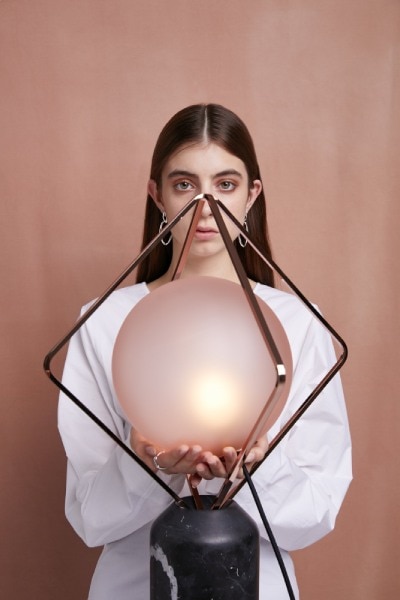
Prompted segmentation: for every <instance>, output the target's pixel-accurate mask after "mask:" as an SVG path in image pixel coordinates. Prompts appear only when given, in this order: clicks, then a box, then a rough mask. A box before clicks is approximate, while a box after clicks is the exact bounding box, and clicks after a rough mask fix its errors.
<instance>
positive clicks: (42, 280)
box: [0, 0, 400, 600]
mask: <svg viewBox="0 0 400 600" xmlns="http://www.w3.org/2000/svg"><path fill="white" fill-rule="evenodd" d="M399 38H400V3H399V2H398V0H350V1H349V0H297V1H296V0H252V1H250V2H245V1H244V0H240V1H239V0H229V1H228V0H203V1H201V2H197V1H195V0H193V1H192V0H168V1H165V2H164V1H162V0H159V1H156V0H140V1H138V0H136V1H135V0H2V1H0V69H1V72H0V81H1V94H0V106H1V110H0V152H1V162H0V169H1V175H0V188H1V191H0V198H1V228H2V234H1V246H2V248H1V252H0V261H1V274H2V285H1V313H0V336H1V354H0V359H1V425H0V427H1V433H0V444H1V448H0V460H1V463H2V464H1V471H0V478H1V479H0V494H1V541H2V543H1V547H2V549H1V560H0V566H1V577H0V596H1V597H2V598H9V599H17V600H22V599H25V598H30V599H31V600H53V599H54V598H57V600H71V599H84V598H85V597H86V596H85V594H86V590H87V586H88V582H89V580H90V576H91V572H92V568H93V565H94V563H95V560H96V557H97V553H98V550H97V549H91V550H90V549H87V548H86V547H85V546H84V545H83V543H81V542H80V540H79V539H78V538H77V537H76V536H75V534H74V533H73V531H72V529H70V527H69V525H68V524H67V523H66V521H65V519H64V515H63V502H64V470H65V461H64V456H63V450H62V447H61V444H60V442H59V439H58V434H57V431H56V397H57V392H56V389H55V388H54V386H52V384H51V383H50V382H48V380H47V379H46V377H45V375H44V374H43V372H42V367H41V364H42V360H43V357H44V355H45V354H46V352H47V351H48V350H49V349H50V348H51V347H52V346H53V344H54V343H55V342H56V341H58V339H59V338H60V337H61V336H62V335H64V333H65V332H66V331H67V330H68V329H69V328H70V326H71V325H72V323H73V322H74V319H75V317H76V316H77V314H78V310H79V308H80V306H81V304H83V303H84V302H86V301H87V300H89V299H91V298H93V297H94V296H97V295H98V294H99V293H101V292H102V291H103V289H104V288H105V287H106V286H108V284H109V283H110V282H111V281H112V280H113V279H114V278H115V277H116V276H117V275H118V273H119V272H120V271H121V270H122V268H123V267H125V265H126V264H128V263H129V262H130V260H131V258H133V256H135V254H136V251H137V249H138V243H139V237H140V230H141V222H142V216H143V204H144V196H145V194H144V190H145V184H146V180H147V176H148V169H149V161H150V153H151V150H152V147H153V144H154V142H155V138H156V135H157V134H158V132H159V130H160V128H161V127H162V125H163V124H164V122H165V121H166V120H167V119H168V118H169V117H170V116H171V115H172V114H173V113H174V112H175V111H176V110H178V109H180V108H182V107H183V106H185V105H187V104H189V103H193V102H198V101H216V102H221V103H223V104H226V105H227V106H229V107H230V108H232V109H233V110H235V111H236V112H238V113H239V114H240V115H241V116H242V117H243V119H244V120H245V121H246V122H247V124H248V126H249V128H250V130H251V131H252V133H253V137H254V139H255V143H256V147H257V149H258V155H259V160H260V164H261V168H262V174H263V179H264V183H265V186H266V189H267V198H268V205H269V219H270V226H271V231H272V240H273V246H274V250H275V258H276V260H277V262H278V264H280V265H281V267H282V268H283V269H284V270H285V271H286V272H287V273H288V275H290V276H291V277H292V278H293V280H294V281H295V282H296V283H297V284H298V285H299V287H300V288H301V289H302V291H303V292H304V293H305V294H306V295H307V296H308V297H310V298H311V299H312V300H313V301H315V302H317V303H318V304H319V305H320V306H321V308H322V309H323V311H324V313H325V315H326V317H327V318H328V320H330V321H331V322H332V324H333V325H334V326H335V327H336V328H337V329H338V331H339V332H340V333H341V334H342V335H343V337H344V338H345V340H346V341H347V343H348V345H349V349H350V359H349V361H348V363H347V365H346V367H345V369H344V370H343V380H344V384H345V389H346V392H347V402H348V410H349V416H350V420H351V426H352V433H353V440H354V470H355V480H354V483H353V484H352V486H351V490H350V492H349V495H348V497H347V499H346V502H345V504H344V507H343V510H342V512H341V514H340V517H339V519H338V522H337V528H336V530H335V531H334V533H332V534H331V535H330V536H328V537H327V538H325V539H324V540H323V541H321V542H319V543H317V544H316V545H315V546H313V547H311V548H309V549H306V550H304V551H301V552H298V553H296V556H295V559H296V563H297V568H298V577H299V581H300V586H301V589H302V591H303V594H302V598H303V599H304V600H338V599H340V600H350V599H351V600H361V599H362V600H393V599H394V598H397V597H400V583H399V577H398V564H397V563H398V559H397V558H396V553H397V555H398V553H399V537H400V531H399V523H400V520H399V514H398V513H399V506H400V486H399V466H400V465H399V448H398V431H399V425H398V423H399V397H398V395H399V367H398V350H397V347H398V346H397V343H396V344H395V342H397V340H398V338H399V333H400V332H399V318H398V306H399V288H400V281H399V268H398V259H399V233H398V229H399V198H398V192H399V172H400V170H399V165H398V154H399V107H400V93H399V92H400V89H399Z"/></svg>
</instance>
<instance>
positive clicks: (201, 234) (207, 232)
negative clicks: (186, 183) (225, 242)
mask: <svg viewBox="0 0 400 600" xmlns="http://www.w3.org/2000/svg"><path fill="white" fill-rule="evenodd" d="M217 234H218V231H217V230H216V229H213V228H212V227H197V229H196V233H195V238H197V239H198V240H208V239H211V238H213V237H215V236H216V235H217Z"/></svg>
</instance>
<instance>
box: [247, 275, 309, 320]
mask: <svg viewBox="0 0 400 600" xmlns="http://www.w3.org/2000/svg"><path fill="white" fill-rule="evenodd" d="M254 293H255V295H256V296H258V297H259V298H261V300H263V301H264V302H265V303H266V304H268V306H269V307H270V308H271V309H272V310H273V311H274V312H276V313H277V314H278V313H279V314H278V316H279V315H281V316H286V317H288V318H289V317H293V316H298V317H301V318H306V317H307V316H308V317H309V318H311V313H310V311H309V309H308V308H307V306H306V305H305V304H304V303H303V302H302V301H301V300H300V298H298V297H297V296H296V295H295V294H292V293H289V292H284V291H282V290H279V289H276V288H272V287H270V286H268V285H265V284H263V283H257V284H256V286H255V288H254Z"/></svg>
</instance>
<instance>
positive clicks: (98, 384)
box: [59, 104, 351, 600]
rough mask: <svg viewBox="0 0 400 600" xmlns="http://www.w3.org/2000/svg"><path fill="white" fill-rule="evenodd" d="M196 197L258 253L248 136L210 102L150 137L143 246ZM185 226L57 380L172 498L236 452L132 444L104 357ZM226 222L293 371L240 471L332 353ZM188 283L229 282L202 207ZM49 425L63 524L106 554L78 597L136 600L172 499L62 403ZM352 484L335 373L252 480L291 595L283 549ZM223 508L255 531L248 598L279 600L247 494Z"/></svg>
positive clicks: (314, 528)
mask: <svg viewBox="0 0 400 600" xmlns="http://www.w3.org/2000/svg"><path fill="white" fill-rule="evenodd" d="M200 193H203V194H204V193H207V194H212V195H213V196H214V197H216V198H218V199H220V200H221V201H222V202H223V203H224V204H226V206H227V207H228V208H229V210H230V211H231V212H232V213H233V215H234V216H235V217H236V218H237V219H238V220H239V222H242V223H246V224H247V227H248V230H249V235H250V236H251V238H252V239H253V240H254V241H255V243H256V244H257V245H258V246H259V247H261V248H263V251H264V253H265V255H266V256H267V257H269V256H270V247H269V243H268V236H267V231H266V210H265V199H264V193H263V186H262V181H261V177H260V173H259V168H258V165H257V159H256V155H255V152H254V147H253V143H252V140H251V137H250V135H249V132H248V130H247V128H246V127H245V125H244V124H243V122H242V121H241V120H240V119H239V118H238V117H237V116H236V115H235V114H233V113H232V112H231V111H229V110H227V109H225V108H223V107H222V106H218V105H214V104H209V105H203V104H200V105H194V106H190V107H188V108H186V109H183V110H182V111H180V112H179V113H177V114H176V115H175V116H174V117H173V118H172V119H171V120H170V121H169V122H168V123H167V124H166V126H165V127H164V129H163V130H162V132H161V134H160V136H159V139H158V141H157V144H156V147H155V150H154V154H153V161H152V167H151V174H150V181H149V184H148V198H147V208H146V218H145V225H144V236H143V246H144V245H146V244H147V243H148V242H149V241H150V240H151V239H153V237H154V236H155V235H156V234H157V233H158V231H159V228H160V227H162V226H163V225H165V223H166V222H168V221H170V220H171V219H172V218H173V217H174V216H175V215H176V213H177V212H178V211H179V210H180V209H181V208H182V207H183V206H184V205H185V204H186V203H187V202H188V201H189V200H190V199H191V198H193V197H194V196H195V195H197V194H200ZM189 218H190V216H188V217H187V218H186V217H184V218H183V219H182V220H181V221H180V222H179V223H178V225H177V226H176V227H175V228H174V229H173V232H172V236H171V237H169V236H166V237H165V239H164V240H163V242H164V243H163V244H160V245H159V246H157V248H156V250H155V251H154V252H153V253H152V254H151V255H150V256H149V257H148V259H146V261H144V262H143V263H142V264H141V265H140V268H139V270H138V277H137V281H138V282H137V284H136V285H133V286H130V287H126V288H123V289H120V290H118V291H116V292H114V293H113V295H112V296H111V297H110V298H109V300H108V301H107V302H105V303H104V304H103V305H102V306H101V307H100V309H98V310H97V311H96V312H95V313H94V314H93V316H92V317H90V319H88V321H87V322H86V323H85V324H84V326H83V327H81V329H80V330H79V331H78V333H77V334H76V335H75V336H74V337H73V338H72V340H71V342H70V347H69V352H68V357H67V361H66V366H65V372H64V383H65V385H66V386H67V388H69V389H70V390H71V391H72V392H73V393H75V394H76V395H77V396H78V397H79V398H82V399H83V401H84V403H85V404H86V405H87V406H88V407H89V408H90V409H91V410H92V411H93V412H95V414H97V415H98V417H99V418H100V419H101V420H102V421H103V422H105V423H106V424H107V425H108V426H109V427H110V428H111V429H112V430H113V431H114V432H115V433H116V434H117V435H119V436H120V437H121V439H123V440H124V441H125V442H126V443H127V444H130V446H131V447H132V449H133V450H134V452H135V453H136V454H137V455H138V456H140V458H141V459H142V460H143V461H145V462H146V464H147V465H148V466H149V467H150V468H151V469H153V470H155V471H156V470H157V471H158V475H159V476H160V477H162V478H163V479H164V480H165V481H166V482H167V483H168V485H169V486H170V487H171V488H172V489H173V490H174V491H175V492H176V493H177V494H179V495H181V496H182V495H188V493H189V492H188V490H187V489H185V487H186V485H187V484H186V474H191V475H192V481H193V484H194V485H195V486H198V489H199V491H200V493H202V494H207V493H215V492H216V491H217V490H218V489H219V487H220V485H221V478H222V477H225V476H226V474H227V472H228V471H229V469H230V466H231V465H232V462H233V461H234V459H235V457H236V451H235V449H234V448H225V449H224V452H223V454H224V455H223V457H217V456H214V455H213V454H212V453H211V452H209V451H208V449H207V448H201V447H199V446H192V447H189V446H184V445H181V446H179V447H177V448H174V449H172V450H169V451H164V449H163V448H158V447H156V446H155V445H154V444H152V443H151V440H146V439H143V437H142V436H141V435H140V432H138V431H136V430H135V429H134V428H133V427H131V426H130V424H129V423H128V422H127V421H126V420H125V419H124V415H123V412H122V410H121V408H120V407H119V405H118V401H117V399H116V397H115V393H114V389H113V383H112V377H111V358H112V350H113V345H114V342H115V338H116V335H117V333H118V330H119V328H120V326H121V324H122V322H123V320H124V319H125V317H126V316H127V315H128V313H129V311H130V310H131V309H132V307H133V306H134V305H135V304H136V303H137V302H138V301H139V300H140V299H141V298H143V297H144V296H146V295H147V294H148V293H151V292H152V291H153V290H154V289H156V288H157V287H159V286H160V285H163V284H164V283H166V282H168V281H170V279H171V276H172V273H173V270H174V268H175V266H176V262H177V260H178V257H179V254H180V249H181V248H182V244H183V243H184V239H185V233H186V231H187V227H188V219H189ZM226 223H227V227H228V230H229V232H230V235H231V237H232V239H235V245H236V247H237V249H238V252H239V254H240V256H241V259H242V262H243V265H244V267H245V270H246V273H247V275H248V277H249V280H250V283H251V285H252V286H253V289H254V292H255V294H257V295H259V296H260V297H261V298H262V299H263V300H264V301H265V302H267V303H268V304H269V306H270V307H271V308H272V309H273V310H274V311H275V313H276V314H277V316H278V317H279V319H280V320H281V322H282V324H283V325H284V327H285V330H286V333H287V336H288V339H289V342H290V346H291V350H292V355H293V364H294V372H293V381H292V387H291V392H290V395H289V398H288V401H287V403H286V405H285V408H284V410H283V411H282V414H281V416H280V418H279V419H278V421H277V422H276V423H275V424H274V426H273V428H272V429H271V431H269V432H268V436H266V437H265V439H260V440H258V442H257V444H256V445H255V446H254V448H253V449H252V450H251V451H250V453H249V455H248V457H247V463H248V467H249V468H251V465H252V463H253V462H258V461H260V460H261V459H262V458H263V457H264V455H265V452H266V450H267V447H268V441H267V440H268V439H272V437H273V436H274V435H275V434H276V433H277V432H278V431H279V429H280V428H281V426H282V425H283V424H284V423H285V422H286V421H287V420H288V418H289V417H290V416H291V415H292V414H293V413H294V412H295V411H296V409H297V408H298V407H299V406H300V404H301V403H302V402H303V401H304V399H305V398H306V397H307V395H308V394H309V392H310V391H311V389H313V386H314V385H315V384H316V383H317V382H319V381H320V379H321V378H322V376H323V375H325V373H326V371H327V370H328V368H329V367H330V366H331V365H332V363H333V362H334V356H333V350H332V346H331V343H330V339H329V336H327V335H326V333H325V331H324V329H323V328H322V327H321V326H320V325H319V324H318V323H317V321H316V319H314V318H312V316H311V314H310V313H309V311H308V310H307V309H305V308H304V307H303V305H302V304H301V303H300V302H299V301H298V300H297V299H296V298H295V297H293V296H291V295H288V294H285V293H283V292H281V291H278V290H276V289H274V287H273V276H272V273H271V271H270V269H269V267H268V266H266V264H265V263H264V261H262V260H260V259H259V258H258V257H257V255H255V253H254V252H253V251H252V250H251V249H249V247H248V246H246V245H245V244H243V240H239V239H238V237H237V230H235V227H234V226H233V225H232V224H231V223H230V222H229V221H228V220H226ZM192 275H211V276H215V277H221V278H225V279H228V280H233V281H236V280H237V278H236V274H235V271H234V268H233V266H232V263H231V260H230V258H229V256H228V254H227V252H226V249H225V245H224V243H223V241H222V238H221V235H220V234H219V231H218V229H217V227H216V225H215V222H214V219H213V216H212V213H211V210H210V208H209V206H208V204H207V203H205V204H204V206H203V208H202V213H201V217H200V220H199V222H198V226H197V229H196V233H195V236H194V239H193V242H192V245H191V247H190V252H189V255H188V258H187V262H186V265H185V270H184V272H183V274H182V277H187V276H192ZM155 369H156V366H155ZM59 427H60V433H61V436H62V439H63V443H64V445H65V449H66V453H67V457H68V474H67V496H66V514H67V517H68V519H69V521H70V522H71V524H72V526H73V527H74V528H75V530H76V531H77V533H78V534H79V535H80V536H81V537H82V538H83V539H84V540H85V542H86V543H87V544H88V545H90V546H97V545H104V550H103V553H102V555H101V557H100V560H99V562H98V565H97V568H96V571H95V574H94V577H93V580H92V585H91V589H90V593H89V599H90V600H109V599H110V598H113V599H115V600H128V598H129V599H131V598H132V597H134V598H137V599H138V600H147V599H148V598H149V531H150V527H151V524H152V521H153V520H154V519H155V518H156V517H157V516H158V515H159V514H160V513H161V512H162V511H163V510H164V509H165V508H166V506H167V505H168V504H169V502H170V497H169V496H168V495H167V494H166V493H165V492H164V491H163V490H162V489H161V488H160V486H158V484H157V483H156V482H154V481H153V480H152V479H151V478H150V477H149V476H148V475H147V474H146V473H145V472H144V471H143V470H142V469H141V468H140V467H139V466H138V465H137V464H136V463H135V462H134V461H133V460H132V459H130V458H129V456H127V455H126V454H125V453H124V452H123V451H122V450H121V449H120V448H119V447H117V446H116V445H115V444H114V442H113V441H112V440H111V439H109V438H108V437H107V436H106V435H104V433H103V432H102V431H101V430H100V429H98V428H97V426H96V425H95V424H93V423H92V422H91V421H89V420H88V419H87V417H86V416H85V415H84V414H83V413H82V412H81V411H80V410H79V409H78V408H77V407H76V406H75V405H74V404H72V403H71V402H70V401H69V400H68V399H67V398H65V397H63V396H61V399H60V407H59ZM350 480H351V455H350V436H349V431H348V423H347V416H346V409H345V405H344V400H343V394H342V390H341V385H340V381H339V378H338V377H337V376H336V377H335V378H334V380H333V381H332V382H331V383H330V384H329V385H328V386H327V388H325V390H324V392H323V393H322V394H321V395H320V396H319V398H318V400H317V401H316V402H315V403H314V404H313V405H312V406H311V408H310V409H309V410H308V411H307V412H306V413H305V415H304V416H303V417H302V418H301V420H300V421H299V422H298V424H297V425H296V426H295V427H294V428H293V429H292V430H291V432H290V433H289V434H288V435H287V436H286V437H285V438H284V440H283V441H282V442H281V443H280V444H279V445H278V446H277V447H276V448H275V450H274V451H273V452H272V454H271V455H270V456H269V457H268V459H267V460H266V461H265V462H264V463H263V464H262V466H261V467H260V468H259V469H258V470H257V472H256V474H255V475H254V482H255V484H256V486H257V488H258V492H259V494H260V497H261V501H262V503H263V506H264V509H265V512H266V514H267V515H268V517H269V519H270V521H271V525H272V529H273V531H274V533H275V537H276V539H277V542H278V545H279V546H280V548H281V549H282V554H283V559H284V561H285V564H286V568H287V570H288V572H289V576H290V578H291V581H292V585H293V587H294V588H295V593H296V594H298V592H297V587H296V582H295V575H294V570H293V564H292V561H291V559H290V556H289V554H288V551H290V550H295V549H298V548H303V547H305V546H307V545H309V544H311V543H313V542H314V541H316V540H318V539H320V538H321V537H322V536H324V535H325V534H326V533H328V532H329V531H330V530H331V529H332V528H333V526H334V522H335V518H336V515H337V513H338V510H339V508H340V505H341V503H342V500H343V498H344V495H345V493H346V490H347V487H348V485H349V483H350ZM235 499H236V501H237V502H238V503H239V504H240V505H241V506H242V507H243V508H245V510H246V511H247V512H248V513H249V514H250V515H251V516H252V517H253V518H254V519H255V520H256V521H257V523H259V526H260V534H261V563H260V599H261V600H263V599H267V598H268V600H284V599H286V598H287V597H288V595H287V591H286V587H285V584H284V581H283V578H282V575H281V573H280V570H279V566H278V563H277V561H276V559H275V556H274V554H273V551H272V549H271V545H270V543H269V541H268V540H267V539H266V534H265V531H264V528H263V526H262V524H261V522H260V518H259V516H258V513H257V510H256V507H255V505H254V501H253V499H252V497H251V495H250V493H249V490H248V488H247V486H244V487H243V488H242V489H241V490H240V492H239V493H238V494H237V495H236V498H235Z"/></svg>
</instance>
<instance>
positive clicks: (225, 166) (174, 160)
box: [163, 142, 246, 177]
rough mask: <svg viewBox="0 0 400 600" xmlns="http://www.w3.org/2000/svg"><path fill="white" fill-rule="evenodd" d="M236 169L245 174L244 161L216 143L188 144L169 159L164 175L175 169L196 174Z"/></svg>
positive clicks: (210, 173) (214, 173)
mask: <svg viewBox="0 0 400 600" xmlns="http://www.w3.org/2000/svg"><path fill="white" fill-rule="evenodd" d="M230 169H231V170H236V171H238V172H239V173H241V174H242V175H243V176H245V175H246V167H245V165H244V163H243V161H242V160H241V159H240V158H238V157H237V156H235V155H234V154H231V153H230V152H228V151H227V150H225V149H224V148H222V147H221V146H219V145H218V144H215V143H212V142H211V143H196V144H187V145H184V146H182V147H181V148H178V150H177V151H175V152H174V153H173V154H172V155H171V156H170V157H169V159H168V160H167V162H166V164H165V167H164V169H163V175H165V176H167V177H168V174H169V173H170V172H171V171H174V170H182V171H188V172H191V173H193V174H196V175H199V176H201V175H208V176H210V175H211V176H212V175H216V174H218V173H219V172H222V171H226V170H230Z"/></svg>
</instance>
